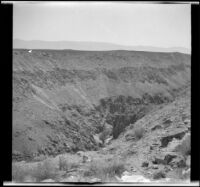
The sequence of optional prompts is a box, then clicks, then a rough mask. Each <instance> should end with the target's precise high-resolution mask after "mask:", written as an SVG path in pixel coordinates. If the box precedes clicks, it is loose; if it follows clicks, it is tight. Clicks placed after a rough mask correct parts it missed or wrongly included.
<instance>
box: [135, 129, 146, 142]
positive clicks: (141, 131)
mask: <svg viewBox="0 0 200 187" xmlns="http://www.w3.org/2000/svg"><path fill="white" fill-rule="evenodd" d="M144 132H145V129H144V128H143V127H137V128H136V129H135V130H134V135H135V137H136V138H137V139H138V140H139V139H140V138H142V137H143V135H144Z"/></svg>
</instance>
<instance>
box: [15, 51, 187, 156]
mask: <svg viewBox="0 0 200 187" xmlns="http://www.w3.org/2000/svg"><path fill="white" fill-rule="evenodd" d="M189 82H190V56H189V55H185V54H181V53H148V52H134V51H133V52H131V51H129V52H127V51H110V52H79V51H67V50H66V51H65V50H63V51H53V50H52V51H51V50H33V51H32V53H28V52H27V50H14V52H13V127H14V128H13V159H17V160H23V159H32V158H33V157H38V156H41V155H58V154H61V153H66V152H71V153H75V152H77V151H80V150H82V151H86V150H98V149H99V144H98V143H97V142H96V141H95V139H94V135H96V134H99V133H101V131H102V129H103V125H104V124H105V123H107V124H109V125H111V126H112V127H113V131H112V133H111V135H112V136H113V138H114V139H117V138H118V136H119V135H120V134H121V133H122V132H123V131H124V130H125V128H126V127H128V126H129V125H130V124H134V123H135V122H136V121H137V120H139V119H140V118H142V117H143V116H145V115H146V114H148V112H149V111H151V110H153V109H154V108H156V107H157V106H160V105H164V104H167V103H170V102H172V101H173V100H174V99H175V97H176V96H177V95H178V94H179V93H180V92H181V90H184V89H185V87H187V86H188V84H189Z"/></svg>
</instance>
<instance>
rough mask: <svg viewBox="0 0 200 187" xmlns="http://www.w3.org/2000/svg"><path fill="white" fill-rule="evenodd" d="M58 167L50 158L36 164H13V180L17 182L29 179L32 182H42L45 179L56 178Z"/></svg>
mask: <svg viewBox="0 0 200 187" xmlns="http://www.w3.org/2000/svg"><path fill="white" fill-rule="evenodd" d="M56 177H57V175H56V167H55V166H54V165H53V163H52V161H51V160H50V159H46V160H45V161H43V162H40V163H37V165H36V166H31V165H30V164H25V165H17V164H13V166H12V180H13V181H17V182H24V181H26V180H27V178H28V179H29V182H31V181H30V180H32V182H40V181H42V180H44V179H55V178H56Z"/></svg>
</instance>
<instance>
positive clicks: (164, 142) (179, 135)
mask: <svg viewBox="0 0 200 187" xmlns="http://www.w3.org/2000/svg"><path fill="white" fill-rule="evenodd" d="M186 132H187V130H185V129H184V130H179V131H177V132H173V133H170V134H167V135H166V136H163V137H161V139H160V141H161V146H160V147H161V148H162V147H167V145H168V144H169V142H171V141H172V140H173V138H176V139H179V140H180V139H182V138H183V137H184V135H185V134H186Z"/></svg>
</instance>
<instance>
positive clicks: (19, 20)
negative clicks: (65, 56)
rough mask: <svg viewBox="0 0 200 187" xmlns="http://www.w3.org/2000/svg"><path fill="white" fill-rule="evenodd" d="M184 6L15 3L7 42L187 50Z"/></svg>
mask: <svg viewBox="0 0 200 187" xmlns="http://www.w3.org/2000/svg"><path fill="white" fill-rule="evenodd" d="M190 24H191V20H190V4H135V3H127V2H126V3H122V2H58V3H55V2H51V3H50V2H49V3H29V4H28V3H20V4H14V8H13V39H23V40H44V41H93V42H107V43H114V44H120V45H129V46H154V47H166V48H168V47H185V48H188V49H190V46H191V26H190Z"/></svg>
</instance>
